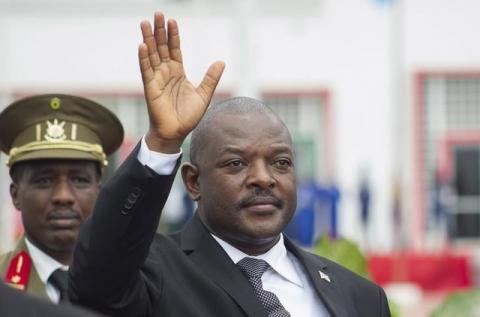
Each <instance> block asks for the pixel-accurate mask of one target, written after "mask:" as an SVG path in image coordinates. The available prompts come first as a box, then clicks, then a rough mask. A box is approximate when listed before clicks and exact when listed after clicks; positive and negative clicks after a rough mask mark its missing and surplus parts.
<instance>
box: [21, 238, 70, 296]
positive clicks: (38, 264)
mask: <svg viewBox="0 0 480 317" xmlns="http://www.w3.org/2000/svg"><path fill="white" fill-rule="evenodd" d="M25 244H26V245H27V249H28V253H29V254H30V257H31V258H32V262H33V265H34V266H35V269H36V270H37V273H38V276H39V277H40V280H41V281H42V283H43V284H45V291H46V292H47V295H48V297H49V298H50V299H51V300H52V302H54V303H57V304H58V302H59V301H60V292H59V291H58V290H57V288H56V287H55V286H53V285H52V283H50V282H48V278H49V277H50V275H51V274H52V273H53V271H55V270H56V269H63V270H67V271H68V266H66V265H63V264H62V263H60V262H58V261H57V260H55V259H53V258H52V257H50V256H49V255H47V254H46V253H45V252H43V251H42V250H40V249H39V248H37V247H36V246H35V245H33V243H31V242H30V241H29V240H28V238H26V237H25Z"/></svg>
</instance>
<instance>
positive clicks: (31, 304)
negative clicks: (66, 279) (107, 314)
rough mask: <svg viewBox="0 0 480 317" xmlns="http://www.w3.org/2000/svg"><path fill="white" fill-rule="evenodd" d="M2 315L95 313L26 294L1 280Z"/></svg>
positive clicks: (78, 316) (79, 316)
mask: <svg viewBox="0 0 480 317" xmlns="http://www.w3.org/2000/svg"><path fill="white" fill-rule="evenodd" d="M0 316H2V317H42V316H44V317H56V316H58V317H67V316H68V317H88V316H91V317H93V316H94V315H93V314H90V313H87V312H86V311H83V310H79V309H76V308H74V307H71V306H65V305H55V304H53V303H51V302H47V301H45V300H43V299H40V298H37V297H33V296H30V295H26V294H25V293H21V292H19V291H17V290H15V289H13V288H11V287H9V286H6V285H4V284H3V283H2V282H0ZM95 316H98V315H95Z"/></svg>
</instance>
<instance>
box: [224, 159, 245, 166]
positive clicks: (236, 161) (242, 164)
mask: <svg viewBox="0 0 480 317" xmlns="http://www.w3.org/2000/svg"><path fill="white" fill-rule="evenodd" d="M244 165H245V163H244V162H242V161H241V160H233V161H229V162H227V164H226V166H231V167H239V166H244Z"/></svg>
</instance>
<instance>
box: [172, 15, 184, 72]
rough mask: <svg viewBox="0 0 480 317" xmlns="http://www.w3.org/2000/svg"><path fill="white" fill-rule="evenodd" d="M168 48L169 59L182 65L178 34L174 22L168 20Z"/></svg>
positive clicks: (175, 22)
mask: <svg viewBox="0 0 480 317" xmlns="http://www.w3.org/2000/svg"><path fill="white" fill-rule="evenodd" d="M168 47H169V49H170V57H171V58H172V59H173V60H175V61H177V62H179V63H183V58H182V50H181V49H180V32H179V31H178V25H177V21H175V20H168Z"/></svg>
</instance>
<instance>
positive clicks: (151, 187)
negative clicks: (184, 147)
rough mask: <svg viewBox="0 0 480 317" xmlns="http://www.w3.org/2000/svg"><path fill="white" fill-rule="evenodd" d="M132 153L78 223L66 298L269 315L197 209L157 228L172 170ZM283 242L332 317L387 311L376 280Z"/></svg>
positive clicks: (117, 311) (102, 305) (114, 310)
mask: <svg viewBox="0 0 480 317" xmlns="http://www.w3.org/2000/svg"><path fill="white" fill-rule="evenodd" d="M137 150H138V147H137ZM136 152H137V151H134V153H133V154H132V155H131V156H130V157H129V158H128V159H127V160H126V161H125V162H124V164H123V165H122V166H121V167H120V168H119V170H118V171H117V172H116V173H115V174H114V175H113V176H112V177H111V178H110V180H109V181H108V182H107V183H106V184H105V185H104V186H103V188H102V190H101V192H100V195H99V197H98V199H97V203H96V206H95V209H94V212H93V214H92V217H90V219H89V220H87V222H86V223H85V224H84V225H83V227H82V229H81V232H80V236H79V243H78V244H77V248H76V250H75V254H74V261H73V264H72V266H71V267H70V281H69V283H70V284H69V290H70V298H71V300H72V301H74V302H77V303H78V304H80V305H84V306H86V307H89V308H92V309H95V310H98V311H99V312H102V313H104V314H107V315H111V316H139V317H142V316H158V317H160V316H162V317H165V316H178V317H194V316H202V317H214V316H221V317H226V316H228V317H236V316H238V317H240V316H243V317H244V316H252V317H266V316H267V315H266V313H265V311H264V309H263V307H262V305H261V303H260V302H259V301H258V300H257V298H256V297H255V294H254V291H253V288H252V287H251V286H250V284H249V283H248V281H247V279H246V278H245V277H244V276H243V274H242V273H241V272H240V270H239V269H238V268H237V267H236V265H235V264H234V263H233V261H232V260H231V259H230V258H229V257H228V255H227V254H226V253H225V251H224V250H223V249H222V248H221V247H220V245H219V244H218V243H217V242H216V241H215V239H214V238H213V237H212V236H211V235H210V233H209V232H208V231H207V230H206V228H205V226H204V225H203V224H202V222H201V221H200V219H199V217H198V216H196V215H195V216H193V218H192V219H191V221H190V222H189V223H188V224H187V225H186V226H185V227H184V229H183V230H182V231H181V232H179V233H177V234H173V235H171V236H163V235H160V234H156V229H157V226H158V221H159V217H160V213H161V210H162V207H163V205H164V204H165V201H166V199H167V197H168V194H169V191H170V188H171V185H172V182H173V179H174V176H173V175H171V176H161V175H157V174H156V173H155V172H153V171H152V170H151V169H149V168H148V167H145V166H143V165H141V164H140V162H139V161H138V160H137V159H136V154H137V153H136ZM285 245H286V247H287V249H288V250H289V251H290V252H292V253H293V254H294V255H295V256H296V257H297V258H298V259H299V261H300V262H301V263H302V264H303V265H304V267H305V268H306V271H307V274H308V276H309V277H310V279H311V281H312V283H313V285H314V287H315V289H316V291H317V293H318V297H319V299H320V300H321V301H322V302H323V303H324V305H325V306H326V307H327V309H328V311H329V312H330V314H331V316H334V317H347V316H348V317H364V316H366V317H377V316H378V317H380V316H382V317H384V316H390V313H389V310H388V305H387V300H386V297H385V294H384V292H383V290H382V289H381V288H380V287H378V286H377V285H375V284H373V283H372V282H370V281H368V280H366V279H363V278H362V277H360V276H358V275H356V274H354V273H352V272H350V271H348V270H347V269H345V268H343V267H341V266H340V265H338V264H335V263H333V262H331V261H329V260H327V259H324V258H322V257H318V256H315V255H313V254H310V253H308V252H305V251H303V250H301V249H300V248H299V247H297V246H295V245H294V244H293V243H292V242H291V241H290V240H288V238H286V239H285ZM319 271H321V272H323V273H324V274H327V275H328V276H329V278H330V282H328V281H326V280H325V279H324V278H322V277H321V275H320V273H319ZM299 305H301V303H299ZM305 317H307V316H305Z"/></svg>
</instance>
